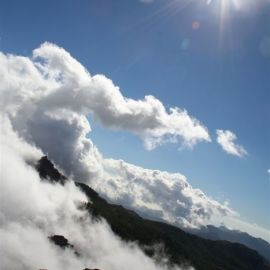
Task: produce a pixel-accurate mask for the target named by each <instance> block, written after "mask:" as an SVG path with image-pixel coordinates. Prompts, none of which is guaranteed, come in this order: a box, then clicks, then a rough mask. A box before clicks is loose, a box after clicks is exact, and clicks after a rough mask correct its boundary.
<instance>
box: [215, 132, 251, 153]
mask: <svg viewBox="0 0 270 270" xmlns="http://www.w3.org/2000/svg"><path fill="white" fill-rule="evenodd" d="M216 132H217V143H218V144H219V145H220V146H221V147H222V149H223V150H224V151H225V152H226V153H228V154H230V155H234V156H238V157H243V156H245V155H247V151H246V150H245V148H244V147H243V146H241V145H238V144H236V143H235V140H236V139H237V136H236V135H235V134H234V133H233V132H231V131H230V130H221V129H218V130H217V131H216Z"/></svg>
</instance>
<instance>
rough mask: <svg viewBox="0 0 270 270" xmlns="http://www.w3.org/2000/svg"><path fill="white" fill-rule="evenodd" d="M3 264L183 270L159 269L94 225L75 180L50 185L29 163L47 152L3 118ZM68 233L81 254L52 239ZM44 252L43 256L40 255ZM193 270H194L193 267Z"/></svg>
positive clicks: (163, 265) (19, 269)
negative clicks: (53, 241) (28, 140)
mask: <svg viewBox="0 0 270 270" xmlns="http://www.w3.org/2000/svg"><path fill="white" fill-rule="evenodd" d="M1 117H2V120H4V121H3V125H2V126H1V131H2V132H3V133H2V134H1V142H0V143H1V144H0V147H1V151H3V153H5V158H3V159H2V160H1V182H0V188H1V196H0V239H1V244H0V260H1V269H2V270H9V269H14V270H23V269H41V268H45V269H50V270H59V269H67V270H74V269H78V270H80V269H84V268H86V267H88V268H95V267H98V268H100V269H111V270H121V269H122V270H124V269H127V268H128V269H131V270H135V269H145V270H180V268H179V267H176V266H167V262H168V261H167V258H166V257H164V260H161V262H160V263H159V264H157V263H156V262H155V261H154V260H152V259H150V258H149V257H147V256H146V255H145V254H144V253H143V252H142V250H141V249H140V248H139V247H138V246H137V245H136V244H134V243H126V242H123V241H121V240H120V239H119V238H118V237H117V236H115V235H114V234H113V232H112V231H111V229H110V228H109V226H108V225H107V223H106V222H105V221H93V220H91V218H89V216H88V214H86V213H85V212H84V211H83V210H79V209H80V208H79V207H78V206H79V205H80V204H81V203H83V202H86V201H87V199H86V197H85V196H84V194H82V192H81V191H80V190H79V189H78V188H77V187H76V186H75V184H74V183H73V182H72V181H68V182H67V183H66V184H65V185H64V186H62V185H60V184H51V183H48V182H44V181H42V180H41V179H40V178H39V175H38V173H37V172H36V171H35V169H33V167H32V166H31V165H29V163H31V162H34V161H37V159H38V158H40V156H41V155H43V153H42V152H41V151H40V150H38V149H37V148H35V147H33V146H31V145H29V144H27V143H26V142H25V141H23V140H22V139H20V138H19V137H18V136H17V134H16V133H15V132H14V131H13V130H12V128H11V125H10V123H9V121H8V119H7V118H6V117H4V116H1ZM53 234H62V235H64V236H65V237H67V239H68V240H69V242H70V243H71V244H72V245H73V246H74V248H75V249H76V251H77V252H78V253H79V254H80V256H79V257H78V256H77V255H76V254H75V253H74V251H73V250H72V249H65V250H62V249H61V248H59V247H57V246H55V245H54V244H52V243H51V242H50V241H49V239H48V236H50V235H53ZM37 251H38V252H37ZM189 269H191V268H189Z"/></svg>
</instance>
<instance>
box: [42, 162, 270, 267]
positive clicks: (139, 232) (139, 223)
mask: <svg viewBox="0 0 270 270" xmlns="http://www.w3.org/2000/svg"><path fill="white" fill-rule="evenodd" d="M43 165H44V166H43ZM37 170H38V171H39V173H40V175H41V177H43V178H44V179H47V180H49V181H52V182H61V183H62V182H63V179H66V178H65V177H64V176H63V175H61V174H60V173H58V174H57V173H56V172H55V170H56V169H55V168H54V166H53V164H51V162H50V161H49V160H48V159H47V158H43V159H42V160H40V161H39V166H37ZM63 177H64V178H63ZM76 185H77V186H78V187H80V189H81V190H82V191H83V192H84V193H85V194H86V195H87V197H88V198H89V200H91V203H90V202H89V203H87V204H86V205H85V208H86V209H87V210H88V211H89V213H91V215H92V216H94V217H95V218H97V219H99V218H104V219H106V220H107V222H108V223H109V224H110V226H111V228H112V230H113V231H114V232H115V233H116V234H117V235H119V236H120V237H121V238H122V239H124V240H128V241H136V242H137V243H138V244H139V245H140V246H141V247H142V248H143V249H144V250H145V252H146V253H147V254H148V255H149V256H151V255H153V252H154V248H153V245H155V244H160V243H162V244H163V246H164V251H165V253H166V254H167V255H168V256H169V257H170V260H171V262H172V263H176V264H179V265H182V264H183V262H190V263H191V264H192V265H193V266H194V267H195V268H196V269H197V270H270V266H269V263H268V262H267V261H266V260H265V259H264V258H263V257H262V256H260V255H259V254H258V253H257V252H256V251H254V250H252V249H249V248H247V247H245V246H243V245H241V244H235V243H230V242H227V241H213V240H206V239H202V238H200V237H198V236H195V235H192V234H190V233H187V232H185V231H183V230H181V229H179V228H177V227H174V226H171V225H168V224H166V223H162V222H157V221H151V220H147V219H144V218H142V217H140V216H139V215H137V214H136V213H135V212H133V211H131V210H128V209H125V208H124V207H122V206H120V205H114V204H109V203H108V202H107V201H106V200H104V199H102V198H101V197H100V196H99V195H98V193H97V192H95V191H94V190H93V189H91V188H90V187H89V186H87V185H85V184H82V183H76Z"/></svg>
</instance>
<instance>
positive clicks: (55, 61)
mask: <svg viewBox="0 0 270 270" xmlns="http://www.w3.org/2000/svg"><path fill="white" fill-rule="evenodd" d="M0 61H1V65H0V66H1V68H2V70H1V73H0V74H2V75H1V81H2V84H1V86H0V87H1V101H2V106H1V108H3V111H4V112H5V114H8V117H9V119H10V120H11V123H12V126H13V128H14V129H15V130H16V131H17V132H18V133H19V135H20V136H21V137H23V138H24V139H25V140H27V141H28V142H30V143H31V144H34V145H36V146H37V147H38V148H40V149H41V150H42V151H43V152H44V153H45V154H47V155H48V156H49V158H50V159H52V160H53V161H54V162H55V163H56V164H57V165H58V166H59V167H60V168H61V169H62V170H63V171H64V172H65V174H66V175H68V176H69V177H73V178H75V179H76V181H81V182H86V183H88V184H90V185H91V186H92V187H93V188H94V189H96V190H97V191H98V192H100V193H101V194H102V195H103V196H105V197H106V198H107V199H110V200H113V201H116V202H119V203H121V204H124V205H125V206H127V207H130V208H133V209H135V210H137V211H139V212H141V213H144V214H145V215H148V216H151V217H155V218H157V219H164V220H167V221H169V222H172V223H177V224H178V225H183V226H198V225H200V224H205V223H207V222H208V221H209V219H210V218H211V216H213V215H220V216H223V215H226V214H232V213H233V211H232V210H231V209H229V208H228V207H227V205H222V204H220V203H218V202H216V201H214V200H212V199H210V198H208V197H207V196H206V195H205V194H204V193H203V192H202V191H200V190H198V189H193V188H192V187H191V186H190V185H189V184H188V182H187V181H186V178H185V177H184V176H182V175H181V174H170V173H167V172H160V171H158V170H156V171H153V170H146V169H143V168H140V167H136V166H133V165H131V164H127V163H125V162H124V161H120V160H113V159H105V158H103V156H102V154H101V153H100V152H99V151H98V149H97V148H96V147H95V145H94V144H93V142H92V141H91V140H90V139H89V136H88V134H89V132H90V131H91V127H90V124H89V122H88V119H87V116H88V114H92V115H93V116H94V118H96V119H98V120H99V121H101V122H102V123H103V124H104V125H106V126H108V127H112V128H122V129H126V130H129V131H131V132H133V133H136V134H138V135H139V136H141V137H142V138H143V139H144V141H145V144H146V145H147V146H148V148H153V147H154V146H156V145H157V144H161V143H163V140H164V139H165V138H166V140H170V139H173V140H175V139H177V138H178V137H181V138H182V140H184V144H186V145H189V146H191V145H194V144H195V143H197V142H198V141H200V140H206V141H207V140H210V137H209V135H208V132H207V130H206V128H204V127H203V126H202V125H201V124H200V123H199V121H198V120H196V119H194V118H192V117H190V116H189V115H188V113H187V112H186V111H184V110H181V109H179V108H171V109H170V112H169V113H167V112H166V110H165V108H164V106H163V105H162V103H161V102H160V101H159V100H157V99H156V98H154V97H153V96H147V97H145V99H143V100H138V101H136V100H133V99H129V98H125V97H123V95H122V94H121V92H120V90H119V88H118V87H116V86H114V84H113V83H112V81H111V80H109V79H107V78H106V77H105V76H103V75H94V76H91V75H90V74H89V73H88V72H87V71H86V70H85V68H84V67H83V66H82V65H81V64H80V63H79V62H78V61H76V60H75V59H74V58H72V57H71V55H70V54H69V53H68V52H66V51H65V50H64V49H62V48H59V47H57V46H56V45H52V44H50V43H44V44H42V45H41V46H40V47H39V48H37V49H35V50H34V52H33V57H32V58H29V57H21V56H15V55H4V54H1V56H0Z"/></svg>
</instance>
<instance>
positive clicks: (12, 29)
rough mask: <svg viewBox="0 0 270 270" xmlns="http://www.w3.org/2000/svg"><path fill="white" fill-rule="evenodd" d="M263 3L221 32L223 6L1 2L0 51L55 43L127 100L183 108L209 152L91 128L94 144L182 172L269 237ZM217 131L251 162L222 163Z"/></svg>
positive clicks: (268, 74) (237, 14)
mask: <svg viewBox="0 0 270 270" xmlns="http://www.w3.org/2000/svg"><path fill="white" fill-rule="evenodd" d="M232 1H233V0H232ZM261 1H262V4H261V5H260V6H259V5H258V7H255V6H252V8H251V9H248V7H244V8H243V9H239V10H238V9H234V8H233V7H232V5H231V7H229V8H228V9H227V17H226V18H225V19H224V21H223V23H222V24H221V14H220V7H219V6H220V1H219V0H215V1H214V0H213V2H212V3H211V4H210V5H207V4H205V2H204V1H203V0H202V1H191V0H190V1H184V0H182V1H181V0H178V1H165V0H156V1H154V2H153V3H149V4H144V3H142V2H140V1H139V0H117V1H109V0H96V1H95V0H93V1H92V0H86V1H67V0H65V1H57V2H56V1H26V2H25V1H12V0H9V1H1V4H0V37H1V40H0V49H1V51H4V52H9V53H16V54H23V55H27V56H29V55H31V53H32V50H33V49H34V48H36V47H38V46H39V45H40V44H41V43H43V42H44V41H50V42H52V43H56V44H57V45H59V46H62V47H64V48H65V49H66V50H67V51H69V52H70V53H71V54H72V56H74V57H75V58H76V59H77V60H79V61H80V62H81V63H82V64H83V65H84V66H85V67H86V68H87V69H88V70H89V71H90V73H91V74H96V73H102V74H105V75H106V76H107V77H109V78H111V79H112V80H113V82H114V83H115V84H116V85H118V86H119V87H120V88H121V91H122V93H123V95H125V96H127V97H131V98H135V99H139V98H143V97H144V96H145V95H148V94H151V95H154V96H155V97H157V98H158V99H160V100H161V101H162V102H163V104H165V105H166V106H167V107H173V106H178V107H180V108H186V109H187V110H188V112H189V114H190V115H192V116H194V117H196V118H197V119H199V120H200V121H201V122H202V123H203V124H204V125H205V126H207V128H208V130H209V133H210V135H211V138H212V143H207V142H203V143H199V144H197V145H196V146H195V147H194V148H193V149H179V148H180V147H179V144H166V145H163V146H161V147H158V148H156V149H154V150H152V151H147V150H145V148H144V147H143V144H142V142H141V140H140V139H139V138H138V137H135V136H133V135H131V134H130V133H128V132H124V131H111V130H108V129H105V128H104V127H102V126H101V125H100V124H99V123H96V122H94V121H91V126H92V129H93V131H92V132H91V133H90V134H89V136H90V137H91V138H92V139H93V141H94V142H95V143H96V145H97V146H98V147H99V149H100V150H101V152H102V153H103V154H104V155H105V156H106V157H113V158H120V159H124V160H125V161H127V162H130V163H133V164H136V165H140V166H143V167H146V168H155V169H161V170H167V171H170V172H181V173H183V174H184V175H186V176H187V178H188V180H189V182H190V183H191V184H192V185H193V186H194V187H198V188H200V189H202V190H203V191H204V192H206V194H207V195H209V196H210V197H213V198H215V199H217V200H219V201H224V200H228V201H229V202H230V205H231V207H232V208H233V209H235V210H236V211H238V212H239V213H240V214H241V216H242V219H244V220H246V221H248V222H251V223H257V224H258V225H261V226H263V227H265V228H268V229H270V218H269V212H270V211H269V210H270V209H269V208H270V196H269V195H270V186H269V185H270V181H269V180H270V179H269V174H268V173H267V170H268V169H270V160H269V152H270V142H269V138H270V136H269V135H270V134H269V123H270V119H269V118H270V113H269V103H270V94H269V92H270V91H269V89H270V48H268V50H267V48H265V45H264V47H263V50H262V44H265V40H267V39H268V38H269V37H270V15H269V14H270V6H269V4H266V3H263V0H261ZM258 2H260V1H258ZM184 4H185V5H184ZM194 22H195V24H194ZM192 25H193V27H192ZM194 28H195V29H194ZM268 46H269V41H268ZM216 129H223V130H231V131H233V132H234V133H235V134H236V135H237V137H238V139H237V143H239V144H240V145H242V146H243V147H244V148H245V149H246V151H247V152H248V155H247V156H245V157H243V158H239V157H237V156H233V155H229V154H227V153H225V151H223V150H222V149H221V147H220V146H219V145H218V144H217V143H216V142H215V140H216Z"/></svg>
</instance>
